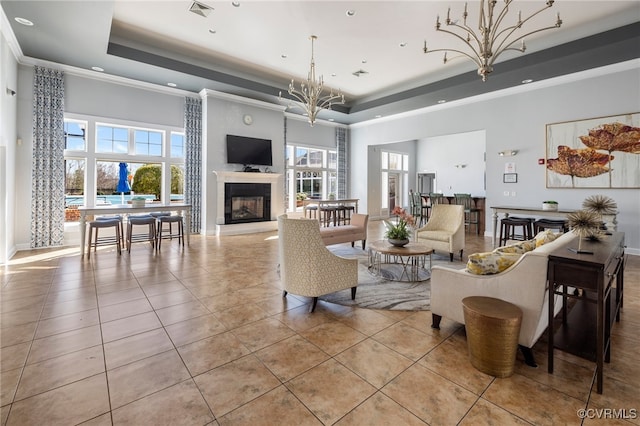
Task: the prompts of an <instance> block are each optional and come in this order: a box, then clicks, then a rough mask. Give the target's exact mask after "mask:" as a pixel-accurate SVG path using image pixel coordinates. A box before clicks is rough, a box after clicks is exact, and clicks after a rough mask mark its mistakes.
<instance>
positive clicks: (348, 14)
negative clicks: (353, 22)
mask: <svg viewBox="0 0 640 426" xmlns="http://www.w3.org/2000/svg"><path fill="white" fill-rule="evenodd" d="M355 14H356V11H355V10H353V9H349V10H347V16H355Z"/></svg>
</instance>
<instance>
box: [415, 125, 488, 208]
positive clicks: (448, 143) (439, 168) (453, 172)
mask: <svg viewBox="0 0 640 426" xmlns="http://www.w3.org/2000/svg"><path fill="white" fill-rule="evenodd" d="M485 146H486V135H485V132H484V131H483V130H480V131H476V132H466V133H456V134H452V135H442V136H435V137H432V138H426V139H422V140H420V141H418V146H417V155H416V170H417V173H434V174H435V175H436V180H435V187H434V189H435V191H434V192H440V193H443V194H445V195H453V194H456V193H458V194H471V195H472V196H474V197H484V196H485V162H484V154H485V150H486V147H485ZM479 160H481V161H479ZM456 166H458V167H456Z"/></svg>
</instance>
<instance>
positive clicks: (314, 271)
mask: <svg viewBox="0 0 640 426" xmlns="http://www.w3.org/2000/svg"><path fill="white" fill-rule="evenodd" d="M278 251H279V258H280V279H281V282H282V289H283V293H282V297H286V296H287V293H293V294H297V295H299V296H304V297H312V298H313V302H312V304H311V306H310V307H309V312H313V311H314V309H315V308H316V304H317V303H318V296H322V295H323V294H329V293H333V292H335V291H340V290H345V289H347V288H351V299H355V297H356V288H357V285H358V261H357V260H356V259H345V258H343V257H340V256H336V255H335V254H333V253H331V252H330V251H329V250H327V248H326V247H325V245H324V243H323V242H322V237H320V227H319V225H318V221H317V220H310V219H288V218H287V215H282V216H279V217H278Z"/></svg>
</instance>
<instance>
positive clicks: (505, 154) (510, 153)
mask: <svg viewBox="0 0 640 426" xmlns="http://www.w3.org/2000/svg"><path fill="white" fill-rule="evenodd" d="M517 153H518V151H517V150H513V149H508V150H505V151H500V152H498V155H499V156H500V157H513V156H514V155H516V154H517Z"/></svg>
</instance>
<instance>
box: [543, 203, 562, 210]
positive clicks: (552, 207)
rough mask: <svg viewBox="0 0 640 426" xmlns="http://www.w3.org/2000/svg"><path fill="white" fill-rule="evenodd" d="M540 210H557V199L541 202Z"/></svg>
mask: <svg viewBox="0 0 640 426" xmlns="http://www.w3.org/2000/svg"><path fill="white" fill-rule="evenodd" d="M542 210H550V211H557V210H558V202H557V201H552V200H550V201H543V202H542Z"/></svg>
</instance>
